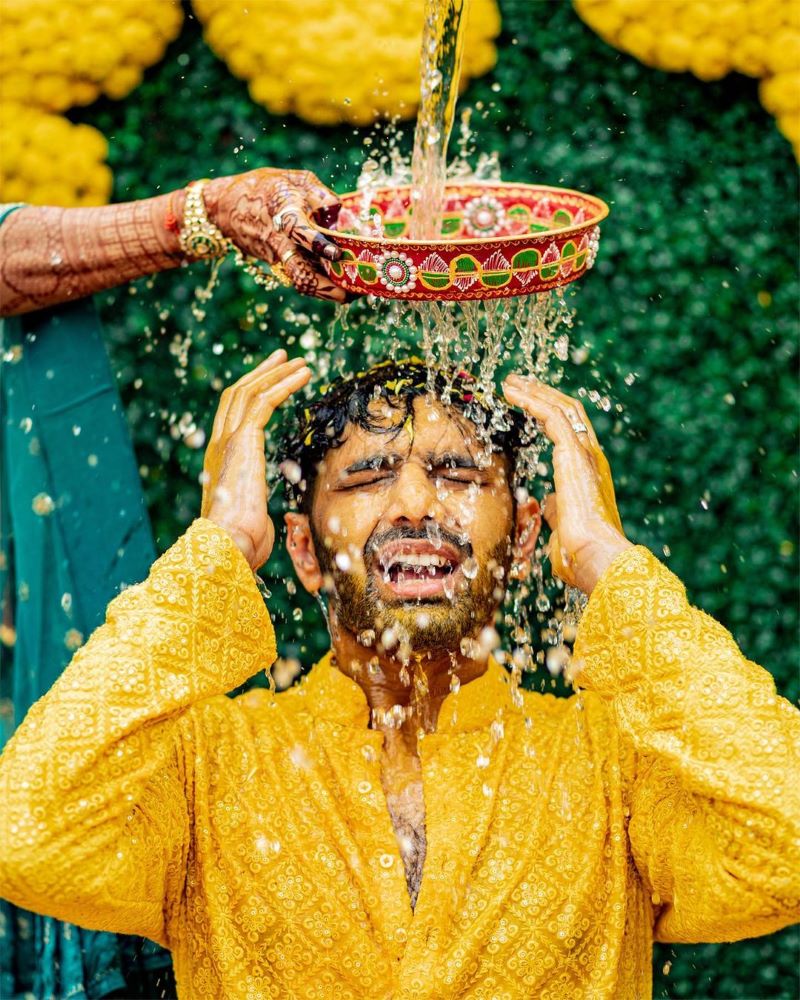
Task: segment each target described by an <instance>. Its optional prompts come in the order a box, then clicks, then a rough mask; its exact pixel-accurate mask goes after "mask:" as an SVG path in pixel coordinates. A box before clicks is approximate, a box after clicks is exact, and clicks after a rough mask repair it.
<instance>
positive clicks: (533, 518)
mask: <svg viewBox="0 0 800 1000" xmlns="http://www.w3.org/2000/svg"><path fill="white" fill-rule="evenodd" d="M541 530H542V509H541V507H540V506H539V501H538V500H537V499H536V498H535V497H528V499H527V500H524V501H523V502H522V503H520V504H517V517H516V523H515V525H514V563H513V565H512V567H511V575H512V576H514V577H516V578H517V579H518V580H523V579H526V578H527V577H528V575H529V574H530V571H531V556H532V555H533V551H534V549H535V548H536V542H537V541H538V539H539V532H540V531H541Z"/></svg>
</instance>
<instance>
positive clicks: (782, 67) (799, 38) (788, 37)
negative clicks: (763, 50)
mask: <svg viewBox="0 0 800 1000" xmlns="http://www.w3.org/2000/svg"><path fill="white" fill-rule="evenodd" d="M766 60H767V68H768V69H769V71H770V72H771V73H789V72H791V71H792V70H793V69H797V67H798V66H800V31H795V30H794V29H792V28H782V29H781V30H780V31H777V32H776V33H775V34H774V35H773V36H772V38H770V40H769V46H768V48H767V55H766Z"/></svg>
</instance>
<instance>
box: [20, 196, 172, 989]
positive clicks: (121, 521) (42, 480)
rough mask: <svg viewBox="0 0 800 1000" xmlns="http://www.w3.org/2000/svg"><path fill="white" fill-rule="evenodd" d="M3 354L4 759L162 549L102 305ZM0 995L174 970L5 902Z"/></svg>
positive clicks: (68, 316)
mask: <svg viewBox="0 0 800 1000" xmlns="http://www.w3.org/2000/svg"><path fill="white" fill-rule="evenodd" d="M2 219H3V213H2V212H0V222H2ZM0 342H1V344H2V362H1V363H0V441H2V461H1V462H0V517H1V523H0V594H2V598H3V620H4V622H5V624H6V625H7V626H10V625H11V624H12V623H13V627H14V629H15V631H16V641H14V642H11V643H9V642H6V643H5V644H3V645H2V646H0V747H2V746H3V745H4V744H5V743H6V741H7V740H8V739H9V737H10V736H11V733H12V732H13V730H14V728H15V726H16V725H17V724H18V723H19V722H20V721H21V720H22V718H23V716H24V715H25V713H26V712H27V710H28V708H29V707H30V706H31V705H32V704H33V702H34V701H36V700H37V699H38V698H40V697H41V696H42V695H43V694H44V693H45V691H47V690H48V688H50V686H51V685H52V684H53V682H54V681H55V680H56V679H57V677H58V676H59V674H60V673H61V671H62V670H63V669H64V667H65V666H66V665H67V663H68V662H69V660H70V658H71V656H72V653H73V650H74V648H75V646H76V644H78V643H79V642H80V641H81V639H85V638H86V637H87V636H88V635H89V634H90V633H91V631H92V630H93V629H94V628H95V627H96V626H97V625H99V624H100V623H101V622H102V620H103V616H104V612H105V609H106V606H107V604H108V603H109V601H110V600H111V599H112V598H113V597H114V595H115V594H117V593H118V592H119V590H120V588H121V587H122V586H124V585H126V584H131V583H136V582H138V581H140V580H142V579H144V577H146V576H147V573H148V570H149V568H150V565H151V563H152V562H153V560H154V559H155V549H154V545H153V540H152V535H151V531H150V525H149V521H148V517H147V511H146V508H145V504H144V498H143V495H142V490H141V484H140V480H139V474H138V470H137V466H136V461H135V458H134V454H133V449H132V446H131V442H130V437H129V434H128V428H127V425H126V422H125V416H124V413H123V410H122V405H121V402H120V399H119V395H118V393H117V390H116V386H115V384H114V377H113V374H112V372H111V369H110V366H109V363H108V359H107V357H106V352H105V347H104V344H103V338H102V329H101V326H100V322H99V319H98V318H97V315H96V313H95V311H94V307H93V305H92V303H91V301H81V302H77V303H73V304H70V305H68V306H63V307H59V308H57V309H51V310H47V311H43V312H38V313H32V314H28V315H27V316H22V317H15V318H12V319H6V320H4V321H2V323H0ZM9 635H10V633H9V632H8V629H6V638H8V636H9ZM0 996H1V997H3V998H12V997H19V998H21V997H26V996H27V997H31V996H33V997H35V998H36V1000H47V998H54V1000H55V998H67V997H70V998H88V1000H91V998H97V997H105V996H125V997H169V996H174V981H173V979H172V972H171V959H170V955H169V953H168V952H166V951H164V950H163V949H162V948H159V947H158V946H156V945H155V944H153V943H152V942H148V941H143V940H142V939H139V938H130V937H122V936H117V935H114V934H107V933H101V932H95V931H88V930H84V929H83V928H78V927H75V926H73V925H71V924H65V923H62V922H60V921H57V920H53V919H51V918H49V917H41V916H38V915H36V914H32V913H27V912H25V911H23V910H20V909H18V908H17V907H15V906H11V905H10V904H9V903H7V902H5V901H2V902H0Z"/></svg>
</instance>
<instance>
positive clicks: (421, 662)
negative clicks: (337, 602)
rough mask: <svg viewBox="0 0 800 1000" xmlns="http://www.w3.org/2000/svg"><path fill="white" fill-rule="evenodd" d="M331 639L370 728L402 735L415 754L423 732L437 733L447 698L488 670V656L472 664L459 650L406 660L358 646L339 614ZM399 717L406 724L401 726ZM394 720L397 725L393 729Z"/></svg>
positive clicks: (332, 629) (370, 647)
mask: <svg viewBox="0 0 800 1000" xmlns="http://www.w3.org/2000/svg"><path fill="white" fill-rule="evenodd" d="M331 637H332V648H333V654H334V657H335V660H336V666H337V667H338V669H339V670H341V671H342V673H344V674H346V675H347V676H348V677H350V678H351V679H352V680H354V681H355V682H356V684H358V685H359V687H360V688H361V690H362V691H363V692H364V694H365V696H366V699H367V704H368V705H369V707H370V713H371V716H372V727H373V728H375V729H380V730H381V731H383V732H386V733H387V736H402V742H403V743H404V744H405V746H406V748H407V749H408V750H409V751H410V752H411V753H414V754H416V752H417V739H418V733H419V731H420V730H422V731H423V732H425V733H430V732H434V730H435V729H436V723H437V721H438V718H439V710H440V708H441V707H442V702H443V701H444V699H445V698H446V697H447V695H448V694H450V692H451V691H452V690H454V689H455V688H456V687H457V686H460V685H462V684H468V683H469V682H470V681H472V680H475V678H477V677H480V676H481V674H483V673H484V672H485V671H486V666H487V658H486V657H481V658H479V659H471V658H468V657H465V656H463V655H462V654H461V652H460V651H458V650H437V651H435V652H423V653H412V654H411V655H410V659H409V660H408V661H404V660H403V659H401V658H400V656H397V655H392V654H390V653H387V652H385V651H379V650H378V649H376V648H375V646H365V645H364V644H363V643H361V642H359V641H358V640H357V639H356V637H355V635H354V634H353V633H352V632H350V631H349V630H348V629H346V628H343V627H342V626H341V625H339V624H338V622H337V621H336V616H335V614H331ZM454 678H456V680H454ZM396 706H399V709H398V707H396ZM400 710H402V712H401V711H400ZM398 717H399V719H402V721H401V722H400V724H399V725H398V724H397V721H399V719H398ZM392 719H395V720H397V721H395V722H394V724H393V723H392V721H391V720H392ZM392 742H393V743H394V742H396V741H395V740H394V739H393V740H392Z"/></svg>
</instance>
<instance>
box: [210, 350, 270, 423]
mask: <svg viewBox="0 0 800 1000" xmlns="http://www.w3.org/2000/svg"><path fill="white" fill-rule="evenodd" d="M284 361H286V351H284V349H283V348H282V347H279V348H278V350H277V351H273V352H272V354H270V355H269V357H267V358H265V359H264V360H263V361H262V362H261V363H260V364H258V365H256V367H255V368H251V369H250V371H249V372H247V373H246V374H245V375H243V376H242V377H241V378H240V379H239V380H238V381H236V382H234V383H233V385H230V386H228V388H227V389H225V390H224V391H223V393H222V395H221V396H220V398H219V404H218V406H217V412H216V414H215V416H214V424H213V426H212V428H211V440H215V439H216V440H219V438H220V436H221V435H222V433H223V429H224V427H225V418H226V417H227V414H228V409H229V407H230V405H231V399H232V397H233V393H234V392H236V390H237V389H238V388H240V387H241V386H242V385H245V384H246V383H247V382H248V381H252V380H253V379H254V378H257V377H258V376H260V375H262V374H263V373H264V372H265V371H270V370H271V369H273V368H275V367H276V366H277V365H279V364H281V363H283V362H284Z"/></svg>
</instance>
